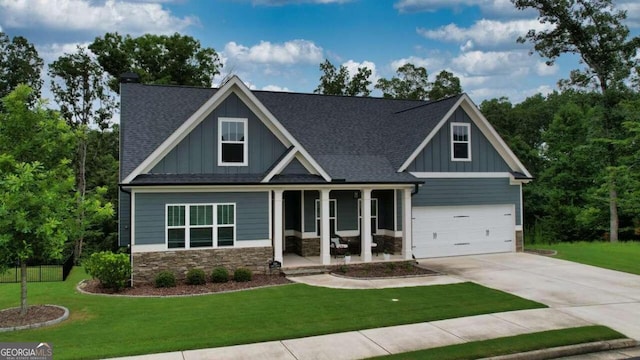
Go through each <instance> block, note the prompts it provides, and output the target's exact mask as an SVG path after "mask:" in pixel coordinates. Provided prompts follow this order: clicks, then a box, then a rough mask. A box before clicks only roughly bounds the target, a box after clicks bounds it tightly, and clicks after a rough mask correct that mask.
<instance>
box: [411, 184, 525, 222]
mask: <svg viewBox="0 0 640 360" xmlns="http://www.w3.org/2000/svg"><path fill="white" fill-rule="evenodd" d="M499 204H514V205H515V208H516V225H522V223H521V219H522V216H521V214H520V186H518V185H509V179H508V178H484V179H483V178H480V179H477V178H476V179H471V178H465V179H426V181H425V183H424V185H422V186H421V187H420V191H418V193H417V194H415V195H413V198H412V205H413V206H463V205H499Z"/></svg>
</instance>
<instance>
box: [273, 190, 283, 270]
mask: <svg viewBox="0 0 640 360" xmlns="http://www.w3.org/2000/svg"><path fill="white" fill-rule="evenodd" d="M282 192H283V191H282V190H274V191H273V259H274V260H275V261H279V262H280V264H282Z"/></svg>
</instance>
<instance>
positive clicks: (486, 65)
mask: <svg viewBox="0 0 640 360" xmlns="http://www.w3.org/2000/svg"><path fill="white" fill-rule="evenodd" d="M451 62H452V64H453V65H454V68H456V69H457V70H459V71H460V72H464V73H466V74H470V75H487V74H491V75H523V74H528V73H529V68H530V66H531V62H532V61H531V58H530V57H529V55H528V53H527V52H526V51H487V52H484V51H470V52H466V53H463V54H460V55H459V56H458V57H456V58H454V59H453V60H452V61H451Z"/></svg>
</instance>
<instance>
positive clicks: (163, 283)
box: [154, 270, 176, 288]
mask: <svg viewBox="0 0 640 360" xmlns="http://www.w3.org/2000/svg"><path fill="white" fill-rule="evenodd" d="M154 283H155V285H156V287H157V288H169V287H175V286H176V276H175V275H173V273H172V272H171V271H166V270H165V271H160V272H159V273H158V275H156V279H155V281H154Z"/></svg>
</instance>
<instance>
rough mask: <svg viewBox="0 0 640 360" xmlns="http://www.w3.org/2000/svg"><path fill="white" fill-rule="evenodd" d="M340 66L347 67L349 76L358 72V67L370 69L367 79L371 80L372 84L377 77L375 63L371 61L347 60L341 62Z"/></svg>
mask: <svg viewBox="0 0 640 360" xmlns="http://www.w3.org/2000/svg"><path fill="white" fill-rule="evenodd" d="M342 66H344V67H346V68H347V70H348V71H349V75H351V76H353V75H355V74H356V73H357V72H358V68H361V67H366V68H367V69H369V70H371V76H369V81H371V83H372V84H374V85H375V83H376V82H377V81H378V79H379V76H378V71H377V70H376V64H375V63H373V62H371V61H367V60H365V61H363V62H357V61H353V60H349V61H347V62H345V63H343V64H342Z"/></svg>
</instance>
